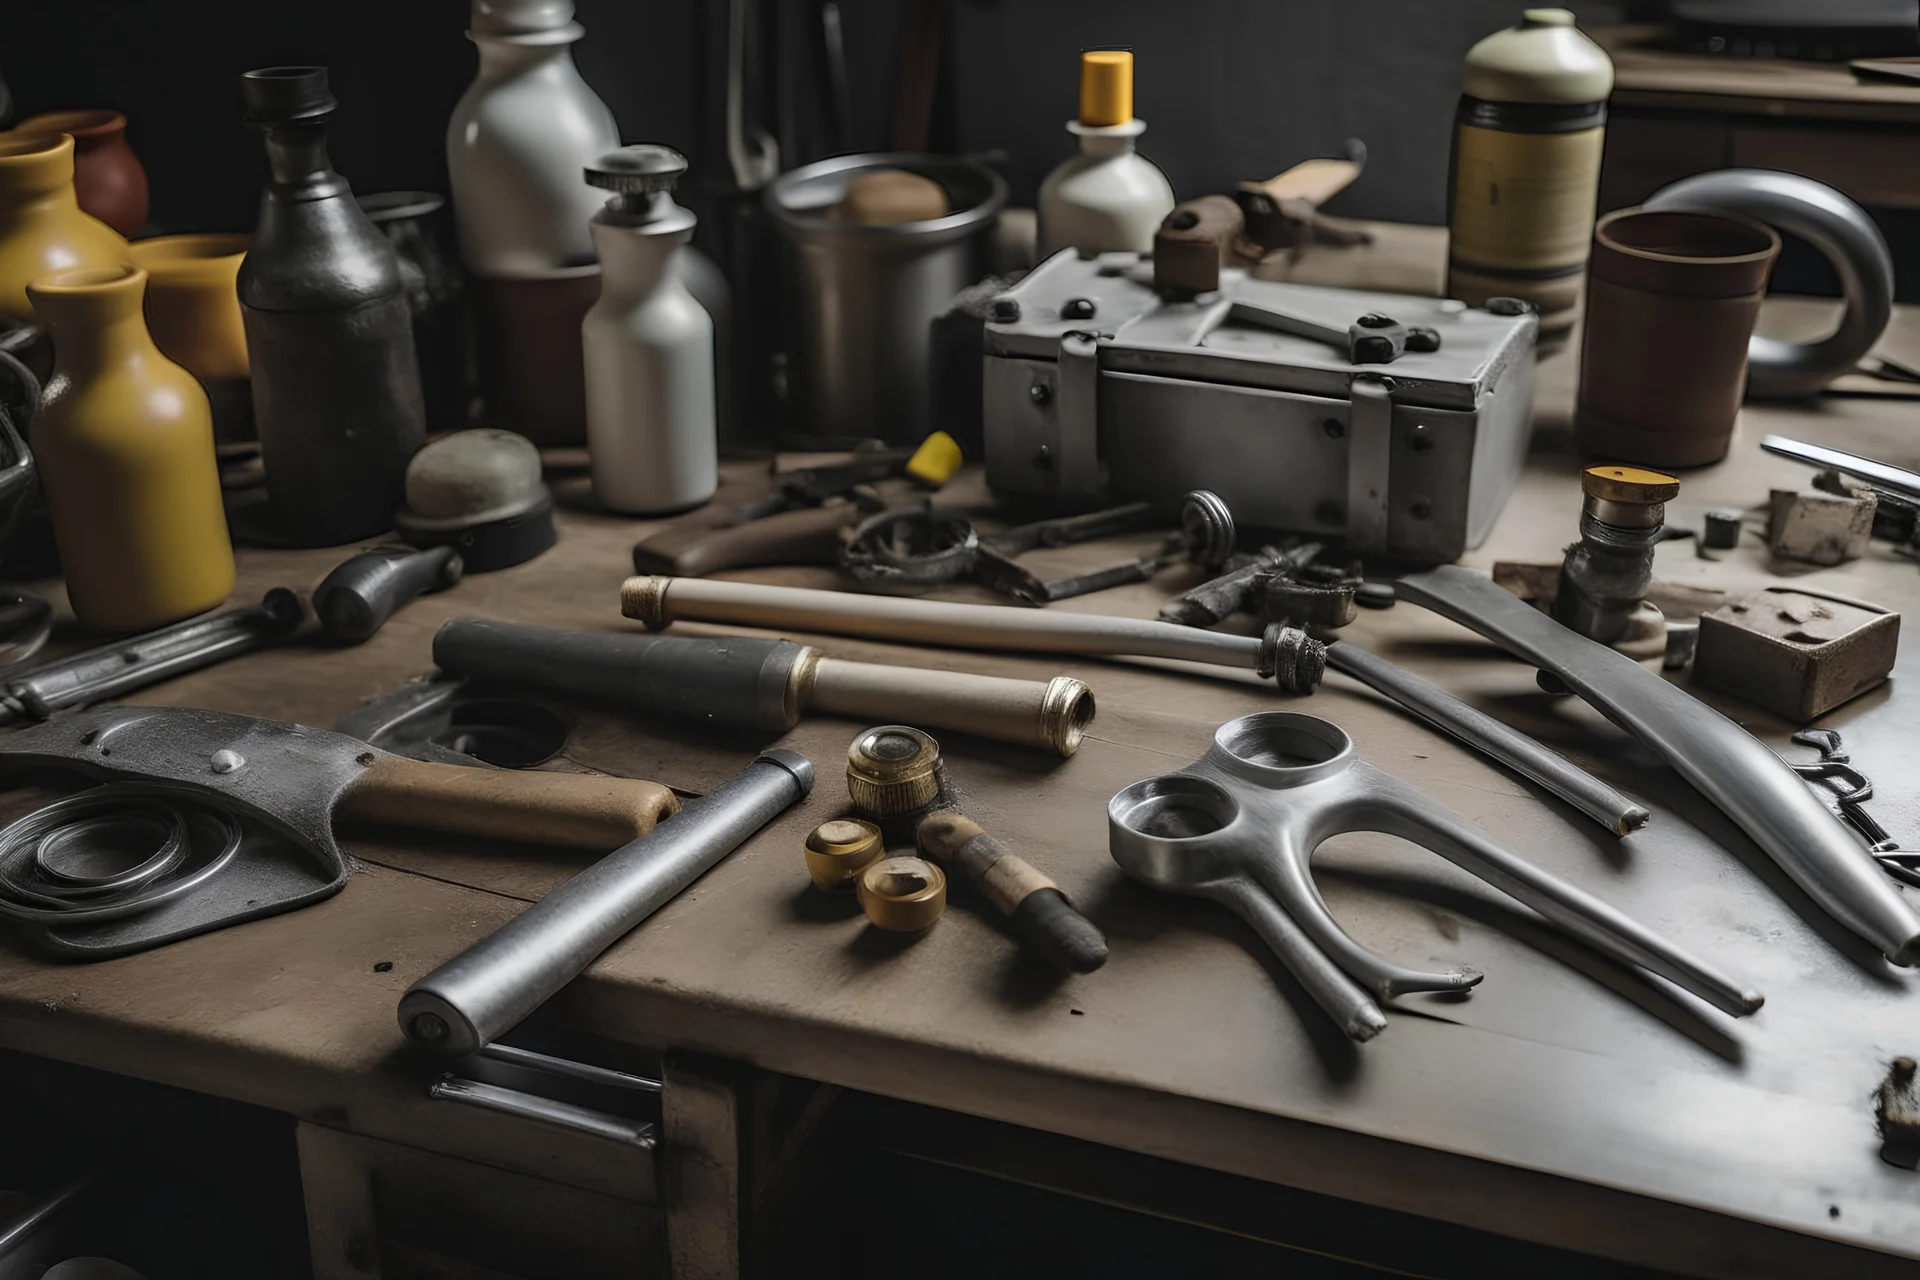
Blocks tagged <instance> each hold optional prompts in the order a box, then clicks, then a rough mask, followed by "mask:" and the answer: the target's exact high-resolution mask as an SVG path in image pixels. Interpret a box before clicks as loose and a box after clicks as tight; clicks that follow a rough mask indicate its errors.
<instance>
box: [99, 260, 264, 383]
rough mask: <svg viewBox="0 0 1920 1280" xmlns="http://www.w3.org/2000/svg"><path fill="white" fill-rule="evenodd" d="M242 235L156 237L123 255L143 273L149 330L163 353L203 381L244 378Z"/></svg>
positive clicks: (244, 338)
mask: <svg viewBox="0 0 1920 1280" xmlns="http://www.w3.org/2000/svg"><path fill="white" fill-rule="evenodd" d="M247 243H248V237H246V236H244V235H221V234H214V235H189V236H156V237H154V238H153V239H151V240H135V241H134V242H133V243H132V244H130V245H128V246H127V256H128V258H129V259H130V260H131V261H132V262H133V264H134V265H135V266H137V267H139V268H141V269H142V270H144V271H145V272H146V273H147V328H148V329H150V330H152V332H153V340H154V342H155V343H156V344H158V346H159V348H160V352H161V354H162V355H164V356H166V358H167V359H169V360H171V361H173V362H174V363H175V364H177V365H179V366H181V367H182V368H184V369H185V370H186V371H187V372H188V373H191V374H192V375H193V376H194V377H196V378H198V379H200V381H202V382H221V381H226V380H229V379H235V378H244V377H246V376H247V330H246V326H245V324H244V323H243V322H242V321H241V318H240V293H239V288H238V286H237V284H236V283H235V282H236V281H237V280H238V279H239V276H240V263H241V261H242V260H243V259H245V258H246V256H247Z"/></svg>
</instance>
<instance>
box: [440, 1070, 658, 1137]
mask: <svg viewBox="0 0 1920 1280" xmlns="http://www.w3.org/2000/svg"><path fill="white" fill-rule="evenodd" d="M427 1096H428V1097H431V1098H439V1099H442V1100H443V1101H447V1102H464V1103H467V1104H469V1105H471V1106H476V1107H485V1108H486V1109H487V1110H489V1111H500V1112H504V1113H506V1114H507V1115H510V1116H519V1117H520V1118H521V1119H523V1120H532V1121H534V1122H535V1123H537V1124H545V1125H551V1126H553V1127H554V1128H556V1129H570V1130H572V1131H573V1132H575V1133H584V1134H588V1135H590V1136H592V1137H595V1138H606V1139H608V1140H610V1141H613V1142H618V1143H622V1144H624V1145H627V1146H634V1147H647V1148H651V1147H653V1146H654V1144H655V1142H656V1134H657V1133H658V1129H659V1126H657V1125H655V1124H653V1123H652V1122H650V1121H647V1120H630V1119H628V1118H627V1117H625V1116H616V1115H609V1114H608V1113H607V1112H605V1111H595V1110H594V1109H593V1108H591V1107H582V1106H579V1105H577V1104H575V1103H571V1102H562V1101H560V1100H558V1099H556V1098H543V1097H541V1096H540V1095H539V1094H537V1093H526V1092H523V1091H521V1090H519V1089H508V1088H505V1087H504V1086H502V1085H497V1084H488V1083H487V1082H486V1081H484V1080H469V1079H467V1078H466V1077H464V1076H457V1075H452V1074H448V1075H444V1076H441V1077H440V1078H439V1079H438V1080H436V1081H434V1082H433V1085H432V1086H431V1087H430V1088H429V1089H428V1090H427Z"/></svg>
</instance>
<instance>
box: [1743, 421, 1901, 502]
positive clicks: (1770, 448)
mask: <svg viewBox="0 0 1920 1280" xmlns="http://www.w3.org/2000/svg"><path fill="white" fill-rule="evenodd" d="M1760 447H1761V448H1762V449H1764V450H1766V451H1767V452H1768V453H1771V454H1773V455H1774V456H1775V457H1779V458H1791V459H1792V460H1793V461H1795V462H1804V463H1805V464H1806V465H1808V466H1810V467H1819V468H1820V469H1822V470H1825V471H1838V472H1839V473H1840V474H1841V475H1847V476H1852V477H1854V478H1855V479H1857V480H1865V481H1866V482H1867V483H1868V484H1870V485H1872V486H1874V487H1875V488H1877V489H1885V490H1886V491H1887V492H1889V493H1891V494H1894V495H1895V496H1896V497H1899V498H1903V499H1905V500H1906V501H1908V502H1913V503H1920V475H1915V474H1914V473H1913V472H1911V471H1907V470H1905V469H1904V468H1901V467H1896V466H1893V465H1891V464H1889V463H1885V462H1875V461H1874V460H1873V459H1872V458H1863V457H1861V456H1860V455H1859V454H1857V453H1847V452H1845V451H1844V450H1841V449H1829V448H1827V447H1826V446H1825V445H1818V444H1807V443H1806V442H1805V441H1802V440H1789V439H1788V438H1787V437H1786V436H1765V437H1763V438H1762V439H1761V441H1760Z"/></svg>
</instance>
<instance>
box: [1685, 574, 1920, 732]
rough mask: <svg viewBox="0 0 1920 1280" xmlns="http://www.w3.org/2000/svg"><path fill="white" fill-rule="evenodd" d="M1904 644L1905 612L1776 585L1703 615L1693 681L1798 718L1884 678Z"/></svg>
mask: <svg viewBox="0 0 1920 1280" xmlns="http://www.w3.org/2000/svg"><path fill="white" fill-rule="evenodd" d="M1899 648H1900V615H1899V614H1897V613H1890V612H1887V611H1885V610H1882V609H1878V608H1875V607H1873V606H1871V605H1866V604H1863V603H1859V602H1854V601H1847V600H1839V599H1834V598H1831V597H1828V596H1820V595H1814V594H1811V593H1809V592H1804V591H1795V590H1793V589H1792V588H1789V587H1772V588H1769V589H1767V590H1765V591H1757V592H1755V593H1754V594H1752V595H1750V596H1746V597H1744V598H1742V599H1739V600H1733V601H1729V602H1728V603H1726V604H1724V605H1721V606H1720V607H1719V608H1718V609H1715V610H1713V611H1712V612H1710V613H1705V614H1702V615H1701V617H1700V644H1699V649H1698V650H1697V651H1696V653H1695V655H1694V660H1693V680H1694V682H1695V683H1696V684H1700V685H1703V686H1705V687H1706V688H1709V689H1717V690H1719V691H1720V692H1721V693H1730V694H1733V695H1734V696H1735V697H1738V698H1745V699H1746V700H1747V701H1748V702H1751V703H1753V704H1754V705H1755V706H1759V707H1765V708H1766V709H1767V710H1769V711H1772V712H1774V713H1776V714H1778V715H1781V716H1784V717H1786V718H1787V719H1788V720H1791V721H1793V722H1794V723H1796V724H1805V723H1807V722H1808V721H1811V720H1815V719H1818V718H1819V717H1821V716H1823V715H1825V714H1826V713H1827V712H1829V711H1831V710H1833V709H1834V708H1835V707H1837V706H1839V705H1840V704H1841V703H1843V702H1846V701H1848V700H1849V699H1852V698H1854V697H1857V696H1858V695H1860V694H1862V693H1865V692H1866V691H1867V690H1868V689H1871V688H1873V687H1874V686H1875V685H1877V684H1879V683H1881V682H1882V681H1883V680H1885V679H1886V678H1887V674H1888V673H1889V672H1890V671H1892V670H1893V663H1894V658H1895V657H1896V656H1897V655H1898V652H1899Z"/></svg>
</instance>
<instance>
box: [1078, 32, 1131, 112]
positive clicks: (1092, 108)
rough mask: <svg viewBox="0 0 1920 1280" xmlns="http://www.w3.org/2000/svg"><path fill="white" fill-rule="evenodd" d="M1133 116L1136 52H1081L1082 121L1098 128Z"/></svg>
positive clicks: (1119, 50)
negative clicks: (1134, 61) (1134, 56)
mask: <svg viewBox="0 0 1920 1280" xmlns="http://www.w3.org/2000/svg"><path fill="white" fill-rule="evenodd" d="M1131 119H1133V55H1132V54H1131V53H1128V52H1127V51H1126V50H1125V49H1089V50H1087V52H1085V53H1083V54H1081V55H1080V123H1081V124H1084V125H1087V126H1089V127H1092V128H1096V129H1103V128H1106V127H1108V126H1109V125H1116V124H1125V123H1127V121H1129V120H1131Z"/></svg>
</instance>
